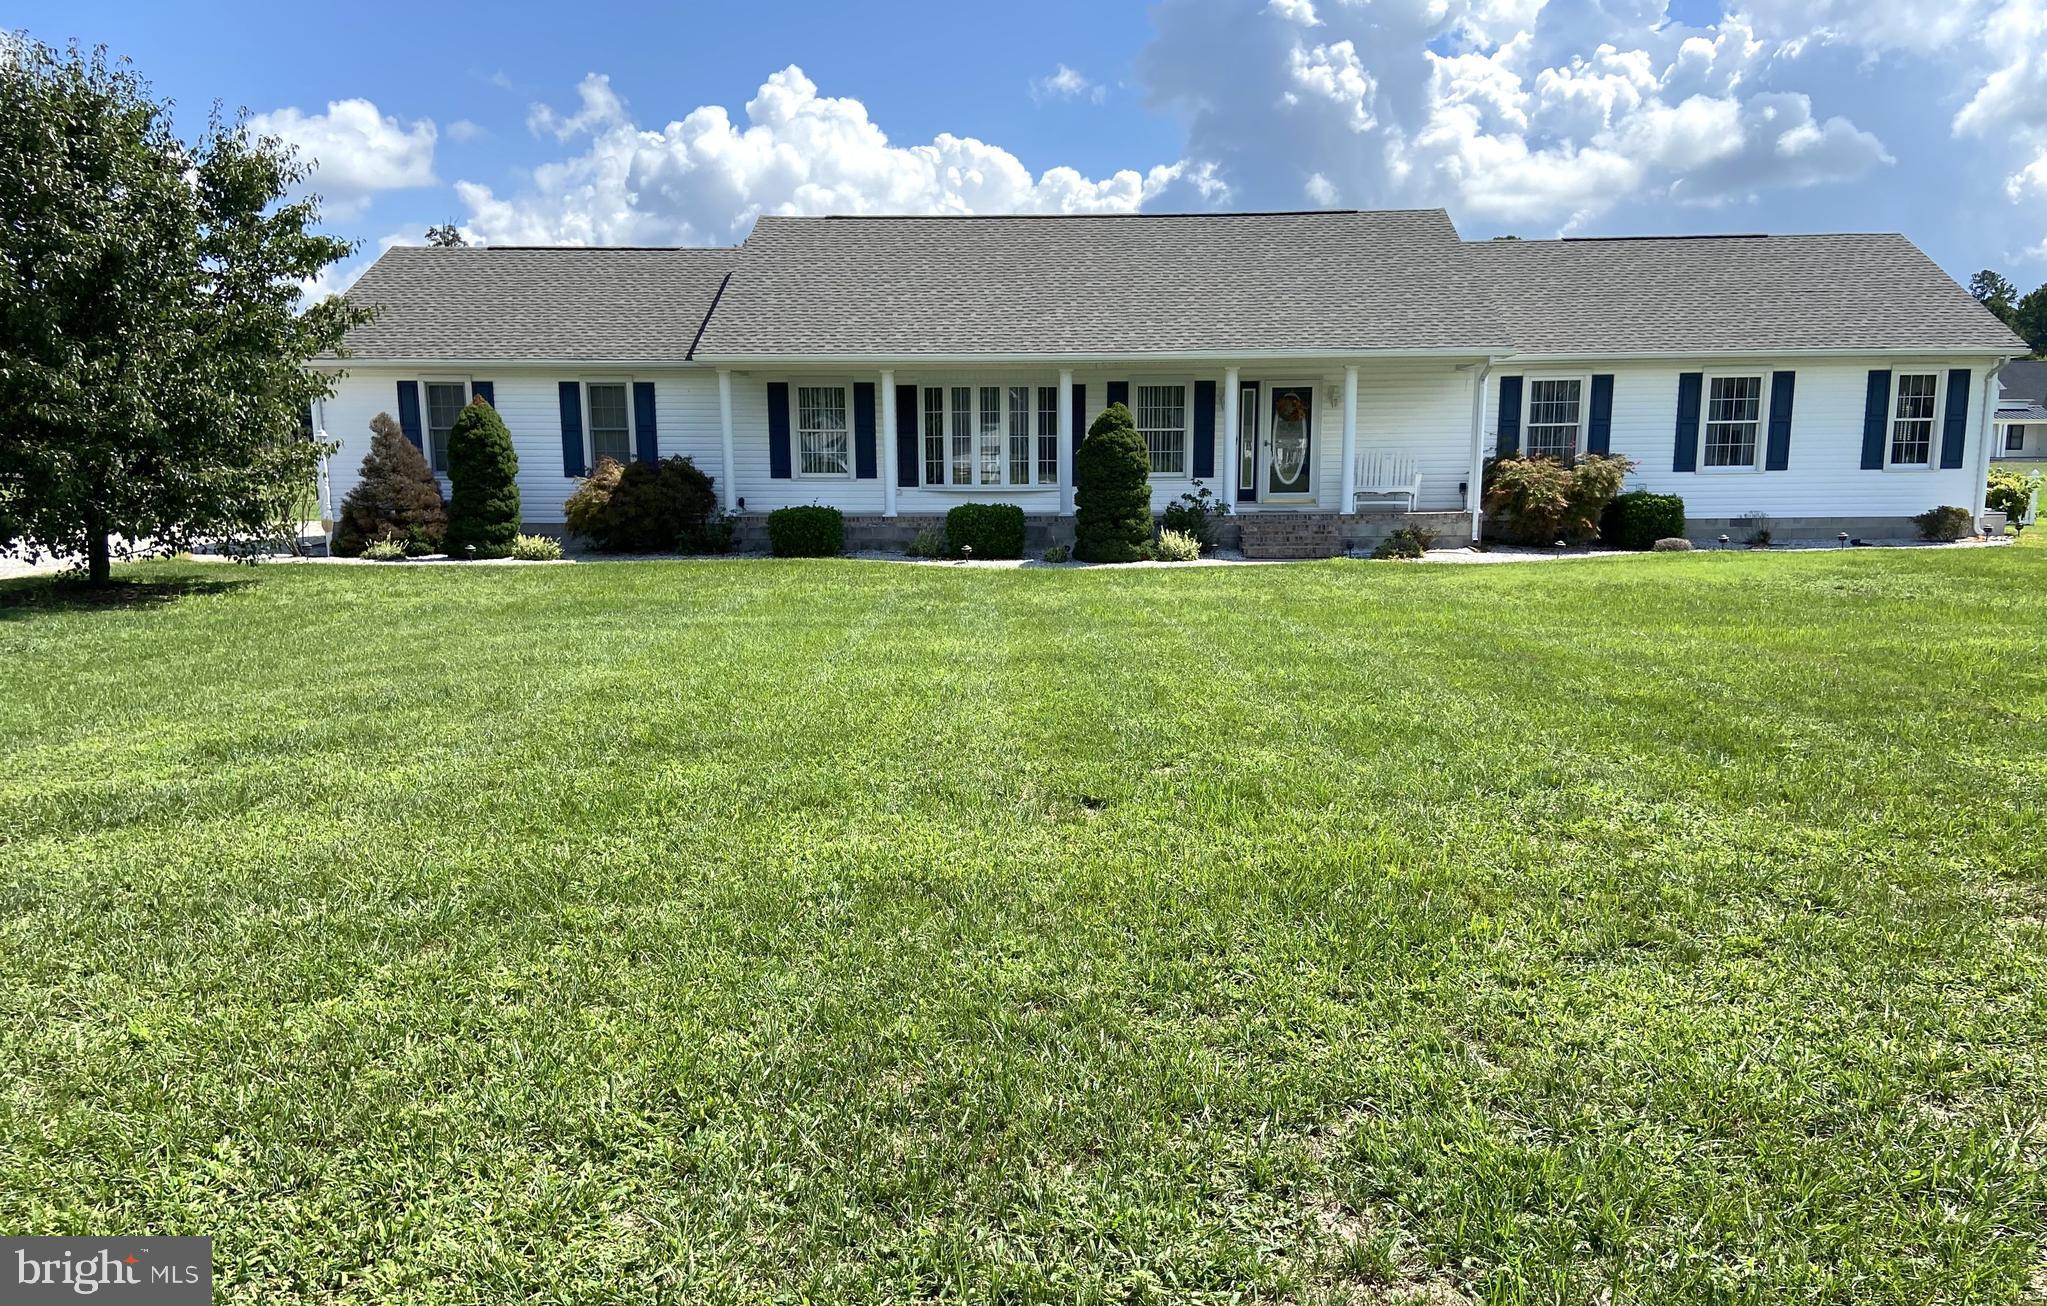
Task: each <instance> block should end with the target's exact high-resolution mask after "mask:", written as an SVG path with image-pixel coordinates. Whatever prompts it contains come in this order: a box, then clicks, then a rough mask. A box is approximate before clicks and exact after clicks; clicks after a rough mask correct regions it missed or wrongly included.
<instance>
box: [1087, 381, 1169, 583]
mask: <svg viewBox="0 0 2047 1306" xmlns="http://www.w3.org/2000/svg"><path fill="white" fill-rule="evenodd" d="M1150 542H1151V454H1150V453H1149V452H1148V451H1147V450H1146V449H1145V447H1144V437H1143V436H1141V435H1139V434H1138V433H1137V424H1136V423H1135V422H1133V421H1132V420H1131V419H1130V410H1129V409H1128V408H1125V407H1124V406H1123V405H1122V404H1110V405H1109V406H1108V407H1107V408H1105V409H1103V410H1102V415H1101V416H1100V417H1097V418H1096V419H1095V422H1094V425H1093V426H1090V427H1088V429H1087V439H1086V440H1083V441H1082V442H1081V446H1080V450H1079V452H1078V453H1077V454H1075V455H1074V459H1073V552H1074V556H1075V557H1078V558H1080V559H1081V560H1082V561H1084V562H1135V561H1137V560H1138V559H1139V558H1140V557H1142V556H1144V546H1145V545H1147V544H1149V543H1150Z"/></svg>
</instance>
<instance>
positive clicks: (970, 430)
mask: <svg viewBox="0 0 2047 1306" xmlns="http://www.w3.org/2000/svg"><path fill="white" fill-rule="evenodd" d="M921 407H922V414H921V415H922V419H923V420H922V431H923V441H924V446H923V447H924V483H925V484H926V485H931V486H961V487H968V486H988V487H991V488H1009V489H1022V488H1028V487H1030V486H1034V485H1057V484H1058V483H1059V391H1058V388H1057V387H1056V386H1028V385H942V386H941V385H931V386H925V387H924V388H923V394H922V399H921Z"/></svg>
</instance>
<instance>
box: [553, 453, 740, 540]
mask: <svg viewBox="0 0 2047 1306" xmlns="http://www.w3.org/2000/svg"><path fill="white" fill-rule="evenodd" d="M562 515H563V516H564V517H566V518H567V519H568V524H569V529H570V530H572V531H574V532H575V533H576V534H578V535H581V536H583V537H584V538H586V539H588V540H589V541H590V542H591V543H592V544H595V545H596V546H597V547H598V548H599V549H602V550H604V551H605V552H606V553H668V552H672V551H675V550H680V551H682V552H684V553H722V552H724V551H725V544H726V541H727V539H729V531H727V530H725V529H724V524H723V523H722V522H720V521H719V519H718V496H717V494H716V493H714V492H713V491H712V489H711V478H710V477H709V476H707V475H705V474H704V473H703V472H702V471H700V470H699V469H698V468H697V465H696V463H695V462H693V461H691V460H690V459H688V458H663V459H662V460H661V461H660V462H657V463H641V462H635V463H628V464H626V465H624V466H620V465H619V464H618V463H617V462H615V461H613V460H612V459H610V458H605V459H602V460H600V461H599V462H598V464H597V467H596V470H594V471H592V472H591V473H590V475H589V477H588V478H587V479H586V480H585V481H584V482H583V483H582V485H580V486H578V487H577V488H576V492H575V493H574V494H572V495H570V496H569V499H568V502H567V503H566V504H564V505H563V514H562Z"/></svg>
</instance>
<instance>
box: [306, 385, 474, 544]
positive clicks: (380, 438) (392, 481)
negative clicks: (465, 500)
mask: <svg viewBox="0 0 2047 1306" xmlns="http://www.w3.org/2000/svg"><path fill="white" fill-rule="evenodd" d="M447 530H448V510H447V509H446V508H445V507H444V506H442V504H441V483H440V482H439V481H437V480H435V479H434V474H433V470H432V469H431V468H429V467H428V466H427V465H426V455H425V454H422V453H421V452H420V451H419V450H418V449H415V448H413V445H412V441H410V440H408V439H406V438H405V433H404V432H403V431H401V430H399V429H398V423H396V422H394V421H392V420H391V414H389V413H378V414H377V415H376V416H375V417H372V418H371V419H370V451H369V452H368V453H367V454H364V455H363V460H362V471H361V472H360V473H359V476H358V479H357V481H356V483H355V488H354V489H352V490H350V491H349V492H348V497H347V498H345V499H343V500H342V501H341V519H340V520H339V521H338V522H336V523H335V524H334V552H335V553H337V554H339V555H340V556H341V557H344V558H354V557H358V556H360V555H361V554H362V551H363V549H364V548H366V547H367V546H369V545H370V544H372V543H374V542H376V541H377V540H395V541H396V542H398V543H399V544H401V545H403V546H405V547H407V548H408V549H410V550H411V551H413V552H416V553H431V552H433V551H434V550H435V549H438V548H440V547H441V537H442V536H443V535H445V534H446V533H447Z"/></svg>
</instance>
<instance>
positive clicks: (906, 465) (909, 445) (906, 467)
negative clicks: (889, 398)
mask: <svg viewBox="0 0 2047 1306" xmlns="http://www.w3.org/2000/svg"><path fill="white" fill-rule="evenodd" d="M917 411H918V410H917V387H916V386H913V385H899V386H897V387H896V484H897V485H900V486H902V487H904V488H905V489H911V490H914V489H916V488H917V473H918V471H919V469H920V468H922V467H923V465H924V463H923V460H922V459H920V458H919V457H918V456H917Z"/></svg>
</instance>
